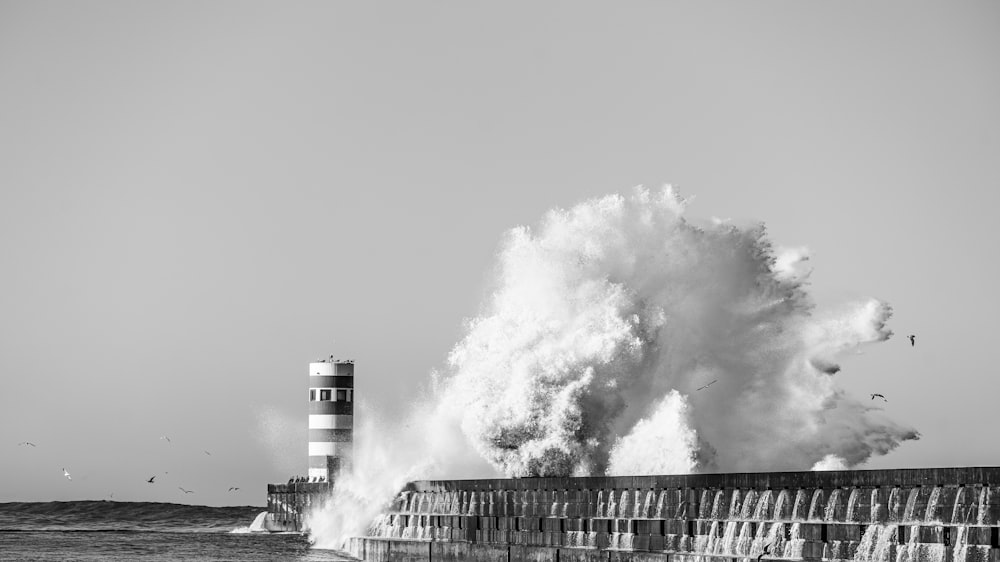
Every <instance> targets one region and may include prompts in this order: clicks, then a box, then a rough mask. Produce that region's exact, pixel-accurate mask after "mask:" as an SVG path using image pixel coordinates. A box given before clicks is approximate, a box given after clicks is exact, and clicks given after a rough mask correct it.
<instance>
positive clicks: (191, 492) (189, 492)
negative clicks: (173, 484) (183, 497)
mask: <svg viewBox="0 0 1000 562" xmlns="http://www.w3.org/2000/svg"><path fill="white" fill-rule="evenodd" d="M177 489H178V490H180V491H182V492H184V493H185V494H193V493H194V490H185V489H184V488H181V487H180V486H177Z"/></svg>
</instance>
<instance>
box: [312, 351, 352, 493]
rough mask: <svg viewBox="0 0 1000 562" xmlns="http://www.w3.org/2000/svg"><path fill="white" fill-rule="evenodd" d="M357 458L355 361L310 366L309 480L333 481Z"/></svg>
mask: <svg viewBox="0 0 1000 562" xmlns="http://www.w3.org/2000/svg"><path fill="white" fill-rule="evenodd" d="M353 456H354V362H353V361H340V360H337V361H334V360H333V359H330V360H328V361H319V362H316V363H310V364H309V479H310V480H311V479H313V478H314V477H320V478H322V479H323V480H324V481H326V482H333V481H335V480H336V478H337V475H338V474H340V472H341V471H345V470H350V467H351V459H352V457H353Z"/></svg>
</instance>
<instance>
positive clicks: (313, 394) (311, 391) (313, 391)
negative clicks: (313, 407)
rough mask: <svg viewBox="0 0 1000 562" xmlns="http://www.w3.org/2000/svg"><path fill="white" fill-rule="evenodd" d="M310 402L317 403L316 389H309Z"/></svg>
mask: <svg viewBox="0 0 1000 562" xmlns="http://www.w3.org/2000/svg"><path fill="white" fill-rule="evenodd" d="M309 401H310V402H315V401H316V389H315V388H310V389H309Z"/></svg>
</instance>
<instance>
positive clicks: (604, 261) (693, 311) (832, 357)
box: [314, 186, 918, 542]
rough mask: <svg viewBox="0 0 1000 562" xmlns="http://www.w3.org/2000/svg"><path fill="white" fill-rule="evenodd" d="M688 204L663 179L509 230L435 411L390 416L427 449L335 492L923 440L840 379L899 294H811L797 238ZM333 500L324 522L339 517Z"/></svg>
mask: <svg viewBox="0 0 1000 562" xmlns="http://www.w3.org/2000/svg"><path fill="white" fill-rule="evenodd" d="M684 207H685V201H684V200H683V199H682V198H681V197H680V196H679V195H678V194H677V193H676V191H674V190H673V189H672V188H671V187H669V186H668V187H665V188H663V189H661V190H655V191H650V190H647V189H644V188H636V189H635V190H633V191H632V192H630V193H629V194H627V195H610V196H607V197H602V198H599V199H593V200H589V201H586V202H583V203H581V204H579V205H577V206H575V207H573V208H571V209H569V210H563V209H556V210H553V211H550V212H549V213H548V214H547V215H546V216H545V217H544V219H543V220H542V222H541V224H540V225H539V227H538V228H536V229H532V228H528V227H518V228H515V229H513V230H511V231H509V232H508V233H507V234H506V236H505V238H504V241H503V243H502V246H501V249H500V251H499V254H498V258H497V259H498V262H497V268H496V271H497V279H496V283H495V287H494V291H493V292H492V294H491V295H490V296H489V298H488V299H487V302H486V303H485V304H484V306H483V308H482V311H481V313H480V314H479V315H478V316H477V317H475V318H474V319H472V320H470V321H469V322H468V326H467V331H466V334H465V336H464V338H463V339H462V340H461V341H460V342H458V344H457V345H456V346H455V347H454V349H453V350H452V351H451V353H450V354H449V356H448V360H447V364H446V366H445V368H444V369H443V370H442V372H440V373H436V374H435V376H434V380H433V385H432V387H433V390H432V393H431V396H430V398H429V402H428V403H427V404H423V405H422V408H421V410H422V411H423V412H424V414H423V415H422V416H421V417H420V419H419V421H416V420H417V418H414V421H413V422H412V423H410V424H409V425H410V426H411V427H410V428H409V429H408V430H403V429H400V428H397V429H395V430H393V431H392V434H393V435H394V436H395V438H397V439H398V438H400V436H401V435H405V436H406V437H405V440H406V441H407V442H408V443H411V444H412V443H420V444H421V445H420V446H418V447H415V448H414V447H412V446H411V447H409V449H415V450H414V451H411V452H407V453H406V454H399V453H387V455H388V456H387V457H386V458H385V459H383V460H384V463H382V464H385V465H390V466H394V467H395V468H391V469H387V470H390V471H394V477H392V478H390V477H389V476H387V475H386V476H383V478H382V481H381V482H379V483H375V482H371V480H372V478H370V477H369V478H359V477H357V474H364V473H363V472H362V473H359V472H357V471H356V476H354V477H350V478H347V479H345V480H344V482H343V486H341V485H338V489H339V488H341V487H343V488H344V489H345V490H346V489H347V488H349V487H352V486H359V487H370V488H371V489H379V490H381V489H382V488H384V492H385V494H388V495H387V496H385V497H382V498H381V500H380V501H381V502H382V503H381V504H380V505H378V506H377V507H376V506H375V505H374V504H373V505H372V506H370V509H368V510H367V511H372V513H371V514H372V516H374V514H375V513H377V511H378V510H379V509H381V507H382V505H384V503H385V502H386V501H388V500H390V499H391V497H392V495H393V494H394V493H395V492H397V491H398V490H399V487H400V486H401V485H402V483H403V482H405V481H406V480H408V479H412V478H416V477H435V478H437V477H444V476H445V473H446V472H448V467H450V466H454V465H455V464H456V463H459V464H460V463H472V462H476V461H475V459H470V458H469V457H470V456H478V457H481V458H482V459H485V460H486V461H487V462H488V463H489V465H490V466H492V467H493V468H494V470H495V471H496V472H497V473H500V474H503V475H509V476H566V475H592V474H610V475H617V474H622V475H627V474H666V473H686V472H697V471H702V470H713V471H715V470H717V471H743V470H776V469H784V470H806V469H810V468H814V467H815V468H816V469H823V468H827V469H829V468H831V467H851V466H856V465H858V464H860V463H863V462H864V461H866V460H867V459H869V458H870V457H871V456H872V455H881V454H885V453H887V452H888V451H890V450H892V449H894V448H895V447H897V446H898V445H899V444H900V443H901V442H903V441H905V440H908V439H916V438H917V437H918V434H917V432H916V431H915V430H914V429H912V428H909V427H906V426H903V425H900V424H898V423H896V422H894V421H892V420H890V419H888V418H887V417H886V416H885V415H884V414H883V413H882V411H881V409H880V408H878V407H877V406H872V405H871V404H869V403H868V402H866V401H864V400H862V399H859V398H855V397H851V396H848V395H847V394H845V393H844V391H842V390H841V389H840V388H838V386H837V385H836V377H835V373H836V372H837V371H839V370H840V367H839V365H838V363H837V361H838V357H839V356H840V355H841V354H843V353H845V352H849V351H851V350H854V349H855V348H857V347H859V346H862V345H865V344H871V343H876V342H881V341H884V340H886V339H888V338H889V337H890V336H891V334H892V332H891V331H890V330H889V329H888V328H887V327H886V322H887V321H888V319H889V317H890V315H891V308H890V307H889V305H888V304H886V303H883V302H880V301H878V300H874V299H871V300H867V301H863V302H857V303H849V304H845V305H844V306H843V307H842V308H840V309H838V310H827V311H822V310H816V309H815V307H814V305H813V303H812V302H811V300H810V298H809V296H808V294H807V293H806V291H805V285H804V280H805V278H806V276H807V275H808V271H807V270H806V269H805V268H804V262H806V261H807V260H808V259H809V254H808V251H807V250H806V249H805V248H792V249H785V250H780V249H776V248H775V247H774V246H773V245H772V243H771V242H770V241H769V240H768V238H767V235H766V231H765V229H764V227H763V225H760V224H758V225H751V226H748V227H739V226H734V225H732V224H728V223H725V222H721V221H715V222H714V223H707V224H705V225H695V224H694V223H692V222H691V221H689V220H687V219H686V218H685V217H684ZM861 281H863V279H860V280H859V282H861ZM713 381H715V382H713ZM709 383H711V386H708V387H707V388H703V389H702V390H698V389H699V388H701V387H704V386H706V385H708V384H709ZM865 398H867V397H865ZM427 412H432V413H431V414H427ZM425 424H426V425H425ZM458 429H460V431H458ZM428 439H433V440H435V441H436V442H435V443H429V442H428ZM357 443H358V447H359V448H360V449H361V450H364V449H366V448H368V447H369V446H372V445H371V444H370V443H368V442H366V439H365V438H364V437H362V436H359V437H358V439H357ZM362 456H363V455H362ZM393 457H398V462H397V461H395V460H394V459H393ZM431 470H433V472H427V471H431ZM366 476H371V475H366ZM467 477H468V476H467ZM364 480H368V482H364ZM340 493H345V492H340ZM335 503H336V502H335ZM357 504H358V502H354V505H355V506H357ZM332 511H335V510H327V511H326V512H325V515H321V514H316V516H315V517H314V521H316V522H317V526H318V525H319V523H320V522H321V521H323V522H326V524H324V525H323V527H324V528H325V529H332V528H334V527H336V525H334V524H332V523H330V520H331V517H332ZM369 520H370V518H368V519H366V521H369ZM314 535H316V536H320V537H324V536H325V537H332V536H334V535H340V536H347V533H332V532H330V533H328V532H321V533H316V532H314ZM318 540H319V541H320V542H323V540H324V539H322V538H320V539H318Z"/></svg>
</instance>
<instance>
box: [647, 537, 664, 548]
mask: <svg viewBox="0 0 1000 562" xmlns="http://www.w3.org/2000/svg"><path fill="white" fill-rule="evenodd" d="M649 550H666V537H664V536H663V535H650V536H649Z"/></svg>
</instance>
